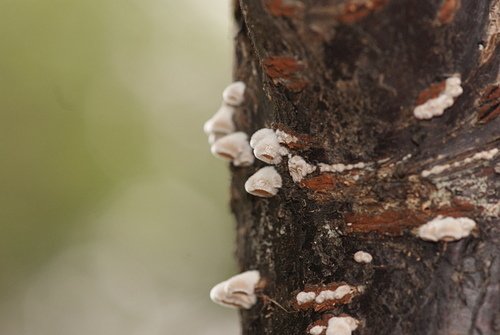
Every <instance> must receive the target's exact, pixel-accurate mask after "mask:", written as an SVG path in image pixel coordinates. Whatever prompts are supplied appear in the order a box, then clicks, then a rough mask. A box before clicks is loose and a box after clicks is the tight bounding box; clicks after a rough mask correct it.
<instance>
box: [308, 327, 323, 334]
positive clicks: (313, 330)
mask: <svg viewBox="0 0 500 335" xmlns="http://www.w3.org/2000/svg"><path fill="white" fill-rule="evenodd" d="M325 329H326V327H324V326H314V327H312V328H311V329H310V330H309V334H311V335H320V334H321V333H322V332H323V330H325Z"/></svg>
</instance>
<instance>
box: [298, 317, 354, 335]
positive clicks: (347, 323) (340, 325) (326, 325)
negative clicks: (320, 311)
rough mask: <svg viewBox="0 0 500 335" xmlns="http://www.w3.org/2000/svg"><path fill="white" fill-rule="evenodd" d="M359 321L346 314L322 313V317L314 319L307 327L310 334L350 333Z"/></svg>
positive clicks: (331, 334) (338, 334) (340, 334)
mask: <svg viewBox="0 0 500 335" xmlns="http://www.w3.org/2000/svg"><path fill="white" fill-rule="evenodd" d="M359 324H360V322H359V321H358V320H356V319H355V318H353V317H352V316H350V315H347V314H341V315H338V316H332V315H328V314H326V315H323V317H322V319H320V320H317V321H315V322H314V323H312V324H311V325H309V327H308V331H307V333H308V334H311V335H351V334H352V332H353V331H354V330H356V329H357V328H358V326H359Z"/></svg>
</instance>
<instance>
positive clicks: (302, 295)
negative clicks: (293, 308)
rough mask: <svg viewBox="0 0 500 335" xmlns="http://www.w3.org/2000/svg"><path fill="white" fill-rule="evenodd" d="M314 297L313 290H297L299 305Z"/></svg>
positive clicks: (312, 299)
mask: <svg viewBox="0 0 500 335" xmlns="http://www.w3.org/2000/svg"><path fill="white" fill-rule="evenodd" d="M314 298H316V293H315V292H299V293H298V294H297V303H298V304H299V305H303V304H306V303H308V302H311V301H314Z"/></svg>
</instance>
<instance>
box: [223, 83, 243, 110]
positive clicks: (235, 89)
mask: <svg viewBox="0 0 500 335" xmlns="http://www.w3.org/2000/svg"><path fill="white" fill-rule="evenodd" d="M245 89H246V85H245V83H244V82H242V81H235V82H234V83H232V84H229V86H227V87H226V88H225V89H224V91H223V92H222V100H223V101H224V102H225V103H226V104H228V105H231V106H239V105H241V104H242V103H243V101H245Z"/></svg>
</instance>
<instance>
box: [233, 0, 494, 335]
mask: <svg viewBox="0 0 500 335" xmlns="http://www.w3.org/2000/svg"><path fill="white" fill-rule="evenodd" d="M499 10H500V1H499V0H304V1H298V0H262V1H261V0H240V1H239V2H238V1H235V3H234V16H235V21H236V24H237V33H236V36H235V53H236V56H235V58H236V62H235V70H234V76H235V79H237V80H242V81H244V82H245V83H246V84H247V91H246V102H245V104H244V106H243V107H242V108H241V109H240V111H239V112H238V113H237V114H236V115H235V122H236V124H237V127H238V128H239V129H240V130H242V131H245V132H247V133H248V134H249V135H251V134H253V133H254V132H255V131H256V130H258V129H260V128H264V127H267V128H273V129H280V130H282V131H285V132H286V133H288V134H290V135H293V136H295V137H296V138H297V139H298V141H297V142H291V143H288V147H289V150H290V152H291V153H292V155H300V156H301V157H303V158H304V159H305V160H306V161H307V162H310V163H311V164H316V165H317V164H319V163H326V164H335V163H343V164H346V165H347V164H355V163H359V162H364V163H365V164H366V168H360V169H351V170H349V171H344V172H333V173H332V172H321V171H319V170H316V171H315V172H314V173H312V174H310V175H308V176H307V177H306V178H304V180H302V181H301V182H298V183H295V182H294V181H293V180H292V179H291V177H290V174H289V171H288V165H287V158H286V157H285V158H284V160H283V162H282V163H281V164H279V165H277V166H276V169H277V170H278V172H279V173H280V175H281V176H282V178H283V187H282V188H281V189H280V191H279V193H278V195H276V196H275V197H272V198H259V197H254V196H252V195H249V194H247V193H246V192H245V189H244V183H245V181H246V180H247V179H248V177H249V176H250V175H252V174H253V173H254V172H255V171H256V170H257V169H258V168H260V167H262V166H265V165H266V164H264V163H263V162H259V161H257V162H256V163H255V164H254V165H253V166H251V167H246V168H241V167H232V168H231V171H232V176H233V179H232V186H231V207H232V211H233V212H234V214H235V216H236V218H237V252H236V254H237V259H238V262H239V265H240V267H241V270H248V269H258V270H259V271H260V273H261V275H262V277H263V278H265V282H266V286H265V288H264V289H263V291H262V293H261V295H260V297H261V299H260V300H259V303H258V304H257V305H256V306H255V307H253V308H252V309H251V310H248V311H242V312H241V319H242V329H243V334H259V335H261V334H273V335H277V334H307V331H308V329H309V328H310V325H311V324H313V323H314V322H316V321H317V320H321V319H322V318H325V315H326V316H328V315H340V314H348V315H350V316H352V317H354V318H356V319H357V320H359V321H360V325H359V327H358V329H357V330H356V331H355V332H354V333H355V334H379V335H380V334H422V335H424V334H425V335H430V334H450V335H451V334H453V335H458V334H482V335H487V334H500V233H499V232H500V227H499V218H498V210H499V203H498V201H499V200H498V186H499V178H498V177H499V174H500V167H499V164H498V162H499V157H500V155H496V156H495V157H493V158H492V159H475V160H474V159H469V160H467V158H471V157H473V156H474V155H475V154H476V153H478V152H485V151H488V150H492V149H494V148H495V147H498V142H499V138H500V118H498V115H499V114H500V107H499V103H500V88H499V61H500V48H498V45H499V41H500V35H499V33H500V31H499V25H500V13H499ZM451 76H459V77H460V78H461V81H462V87H463V94H461V95H460V96H459V97H458V98H457V99H456V100H455V102H454V104H453V105H452V106H451V107H449V108H447V109H446V110H445V112H444V114H443V115H442V116H439V117H434V118H432V119H430V120H420V119H417V118H416V117H415V116H414V115H413V110H414V108H415V107H416V106H417V105H419V104H421V103H424V102H425V101H427V100H429V99H430V98H433V97H436V95H437V94H438V93H439V91H440V90H442V87H443V85H444V84H443V83H444V80H445V79H446V78H449V77H451ZM436 92H437V93H436ZM410 155H411V156H410ZM453 163H456V164H453ZM446 164H449V165H446ZM437 165H439V166H448V168H445V169H444V170H443V171H441V172H439V173H431V174H430V175H425V176H423V174H422V172H423V171H424V170H428V171H429V170H430V169H432V168H433V167H435V166H437ZM438 215H443V216H448V217H467V218H470V219H473V220H474V221H475V222H476V224H477V228H476V229H475V230H474V231H473V234H472V235H471V236H468V237H466V238H464V239H461V240H458V241H454V242H443V241H440V242H429V241H424V240H422V239H421V238H418V237H417V236H416V234H415V229H416V228H417V227H419V226H421V225H422V224H425V223H426V222H428V221H429V220H431V219H432V218H435V217H437V216H438ZM358 250H364V251H367V252H369V253H370V254H371V255H372V256H373V261H372V262H371V263H368V264H362V263H357V262H355V261H354V259H353V254H354V253H355V252H356V251H358ZM330 283H347V284H349V285H352V286H356V287H358V286H363V287H364V291H363V292H360V293H359V294H358V295H357V296H356V297H354V298H353V299H352V301H350V302H345V303H339V304H337V305H336V306H333V307H331V308H326V309H320V310H315V309H314V308H309V309H303V308H298V307H297V304H296V302H295V297H296V294H297V293H298V292H299V291H302V290H304V288H306V287H316V286H321V285H327V284H330ZM278 304H279V305H281V306H279V305H278Z"/></svg>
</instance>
